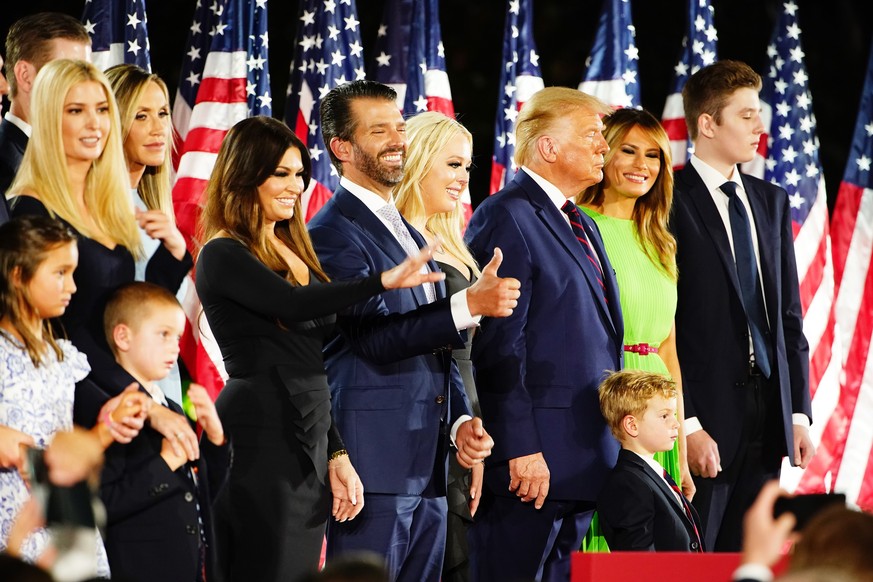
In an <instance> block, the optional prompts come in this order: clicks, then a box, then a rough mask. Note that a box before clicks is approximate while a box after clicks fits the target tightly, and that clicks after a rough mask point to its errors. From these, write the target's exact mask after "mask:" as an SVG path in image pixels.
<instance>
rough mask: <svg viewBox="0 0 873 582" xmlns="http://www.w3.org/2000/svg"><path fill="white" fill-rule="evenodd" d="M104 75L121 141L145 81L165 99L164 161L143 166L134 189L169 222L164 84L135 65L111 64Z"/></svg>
mask: <svg viewBox="0 0 873 582" xmlns="http://www.w3.org/2000/svg"><path fill="white" fill-rule="evenodd" d="M105 74H106V78H107V79H108V80H109V83H110V85H111V86H112V90H113V91H114V92H115V100H116V101H117V102H118V111H119V114H120V117H121V139H122V143H125V142H127V138H128V136H129V135H130V128H131V126H132V125H133V121H134V118H135V117H136V112H137V110H138V109H139V102H140V100H141V99H142V96H143V95H144V94H145V91H146V89H147V88H148V86H149V83H154V84H155V85H157V86H158V88H160V90H161V92H162V93H163V95H164V99H166V100H167V129H168V131H167V140H168V142H169V143H168V147H167V148H166V150H165V151H164V160H163V161H162V162H161V165H159V166H146V169H145V172H143V175H142V178H141V179H140V181H139V184H138V185H137V188H136V190H137V192H139V196H140V198H142V201H143V202H145V205H146V206H147V207H148V208H149V209H152V210H160V211H162V212H163V213H164V214H166V215H167V217H168V218H169V219H170V221H171V222H173V223H175V220H176V216H175V212H174V211H173V189H172V187H171V185H170V175H171V174H172V173H173V152H172V146H173V144H174V141H173V139H172V137H173V136H172V131H170V130H169V128H170V122H169V119H170V117H169V113H170V93H169V91H167V84H166V83H164V81H163V79H161V78H160V77H158V76H157V75H155V74H153V73H149V72H148V71H146V70H145V69H142V68H140V67H138V66H136V65H128V64H124V65H115V66H114V67H110V68H108V69H106V72H105ZM128 163H129V160H128Z"/></svg>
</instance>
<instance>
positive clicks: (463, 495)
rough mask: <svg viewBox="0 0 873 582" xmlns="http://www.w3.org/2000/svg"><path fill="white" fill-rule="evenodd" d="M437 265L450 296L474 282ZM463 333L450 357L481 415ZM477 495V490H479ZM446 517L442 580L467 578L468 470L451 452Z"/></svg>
mask: <svg viewBox="0 0 873 582" xmlns="http://www.w3.org/2000/svg"><path fill="white" fill-rule="evenodd" d="M437 265H439V268H440V270H441V271H442V272H444V273H445V274H446V294H447V295H449V296H451V295H454V294H455V293H457V292H459V291H463V290H464V289H466V288H467V287H469V286H470V285H472V284H473V283H475V282H476V277H475V275H473V273H472V272H471V271H469V268H468V275H469V276H470V279H469V280H468V279H467V277H465V276H464V275H463V274H462V273H461V272H460V271H459V270H458V269H456V268H455V267H453V266H452V265H450V264H448V263H443V262H440V261H439V260H438V261H437ZM473 331H474V330H470V333H469V335H468V337H467V341H466V342H465V344H464V347H463V348H461V349H456V350H452V358H454V360H455V363H456V364H457V365H458V370H459V371H460V372H461V378H462V379H463V380H464V391H465V392H466V393H467V398H468V399H469V400H470V409H471V410H472V411H473V414H475V415H476V416H482V413H481V411H480V410H479V396H478V395H477V393H476V381H475V379H474V375H473V362H472V361H471V360H470V349H471V344H472V342H473V333H472V332H473ZM479 494H480V495H481V491H480V493H479ZM447 500H448V508H449V511H448V519H447V521H446V530H447V531H446V556H445V561H444V562H443V575H442V580H443V582H465V581H467V580H470V579H471V577H470V548H469V544H468V543H467V530H468V529H469V528H470V527H472V525H473V516H472V515H470V471H469V470H468V469H464V468H463V467H462V466H461V465H460V463H458V459H457V458H456V457H455V455H449V478H448V486H447Z"/></svg>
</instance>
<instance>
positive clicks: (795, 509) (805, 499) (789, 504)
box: [773, 493, 846, 531]
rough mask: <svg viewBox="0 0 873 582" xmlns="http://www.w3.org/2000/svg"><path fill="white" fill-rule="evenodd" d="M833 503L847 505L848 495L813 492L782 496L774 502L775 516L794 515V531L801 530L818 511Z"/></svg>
mask: <svg viewBox="0 0 873 582" xmlns="http://www.w3.org/2000/svg"><path fill="white" fill-rule="evenodd" d="M832 505H842V506H845V505H846V496H845V495H843V494H842V493H812V494H808V495H795V496H793V497H787V496H781V497H778V498H777V499H776V502H775V503H774V504H773V517H779V516H780V515H782V514H783V513H786V512H787V513H791V514H793V515H794V518H795V520H796V521H795V523H794V531H800V530H802V529H803V528H804V526H806V524H807V523H809V520H810V519H812V518H813V517H814V516H815V515H816V514H817V513H818V512H820V511H821V510H823V509H825V508H826V507H830V506H832Z"/></svg>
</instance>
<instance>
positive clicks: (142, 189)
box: [105, 64, 188, 402]
mask: <svg viewBox="0 0 873 582" xmlns="http://www.w3.org/2000/svg"><path fill="white" fill-rule="evenodd" d="M105 74H106V78H107V79H108V80H109V84H110V85H111V86H112V90H113V92H114V93H115V99H116V101H117V102H118V111H119V115H120V118H121V137H122V141H123V143H124V159H125V162H126V165H127V172H128V175H129V176H130V197H131V200H132V202H133V205H134V207H135V210H134V212H135V213H136V216H137V221H138V222H139V224H140V229H139V235H140V241H141V242H142V246H143V251H144V252H143V256H141V257H139V258H137V260H136V280H137V281H145V280H146V269H147V268H148V263H149V261H150V260H151V258H152V257H153V256H154V254H155V252H156V251H157V250H158V248H159V247H160V246H161V244H167V243H168V242H169V244H170V245H171V246H172V247H173V248H178V249H179V251H180V252H182V253H183V254H184V249H185V242H184V238H183V237H182V234H181V233H180V232H179V229H178V228H177V227H176V220H175V212H174V210H173V192H172V188H171V185H170V175H171V174H172V172H173V162H172V144H173V135H172V125H171V122H170V94H169V92H168V91H167V85H166V84H165V83H164V81H163V80H162V79H161V78H160V77H158V76H157V75H155V74H153V73H149V72H148V71H146V70H145V69H142V68H140V67H138V66H136V65H127V64H124V65H116V66H114V67H110V68H109V69H107V70H106V73H105ZM187 289H188V284H187V281H183V282H182V284H181V286H180V288H179V289H171V291H172V292H174V293H176V295H177V297H178V298H179V300H180V301H182V300H183V299H184V296H185V294H186V293H187ZM158 385H159V386H160V387H161V389H162V390H163V391H164V393H165V394H166V395H167V396H168V397H170V399H172V400H175V401H176V402H181V401H182V383H181V377H180V373H179V367H178V365H174V366H173V368H172V369H171V370H170V373H169V374H168V375H167V376H166V377H165V378H164V379H163V380H161V381H159V382H158Z"/></svg>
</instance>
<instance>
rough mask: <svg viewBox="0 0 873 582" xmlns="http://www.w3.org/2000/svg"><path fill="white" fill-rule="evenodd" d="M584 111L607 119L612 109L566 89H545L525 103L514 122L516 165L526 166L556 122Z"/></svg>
mask: <svg viewBox="0 0 873 582" xmlns="http://www.w3.org/2000/svg"><path fill="white" fill-rule="evenodd" d="M579 109H585V110H587V111H590V112H591V113H598V114H601V115H608V114H609V113H611V112H612V108H611V107H610V106H609V105H607V104H606V103H604V102H603V101H601V100H600V99H598V98H597V97H594V96H592V95H588V94H587V93H583V92H582V91H577V90H576V89H570V88H568V87H546V88H545V89H540V90H539V91H537V92H536V93H534V94H533V96H532V97H531V98H530V99H528V100H527V102H526V103H525V104H524V106H523V107H522V108H521V111H519V113H518V117H517V118H516V120H515V164H516V165H517V166H519V167H521V166H524V165H528V164H529V163H530V162H531V161H532V160H533V156H534V152H535V151H536V142H537V139H539V138H540V137H542V136H544V135H547V134H548V132H549V131H551V130H552V129H553V128H554V126H555V123H556V122H557V121H558V120H561V119H564V118H566V116H567V115H569V114H571V113H573V112H575V111H577V110H579Z"/></svg>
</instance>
